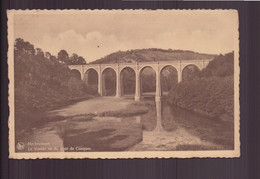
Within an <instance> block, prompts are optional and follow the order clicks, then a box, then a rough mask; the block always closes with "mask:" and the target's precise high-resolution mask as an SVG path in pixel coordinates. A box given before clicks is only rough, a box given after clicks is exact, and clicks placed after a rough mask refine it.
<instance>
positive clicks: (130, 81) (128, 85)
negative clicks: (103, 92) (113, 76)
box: [119, 66, 136, 96]
mask: <svg viewBox="0 0 260 179" xmlns="http://www.w3.org/2000/svg"><path fill="white" fill-rule="evenodd" d="M119 78H120V79H119V80H120V88H121V89H120V95H121V96H123V95H124V94H126V95H130V94H131V95H132V94H135V88H136V87H135V85H136V71H135V70H134V69H133V68H132V67H128V66H126V67H124V68H123V69H121V70H120V72H119Z"/></svg>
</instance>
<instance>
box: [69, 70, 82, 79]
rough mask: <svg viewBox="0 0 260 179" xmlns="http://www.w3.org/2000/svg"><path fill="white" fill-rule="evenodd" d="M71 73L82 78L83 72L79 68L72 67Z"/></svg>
mask: <svg viewBox="0 0 260 179" xmlns="http://www.w3.org/2000/svg"><path fill="white" fill-rule="evenodd" d="M71 74H72V76H73V77H75V78H77V79H79V80H81V73H80V71H79V70H78V69H72V70H71Z"/></svg>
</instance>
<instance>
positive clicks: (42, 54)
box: [36, 48, 44, 57]
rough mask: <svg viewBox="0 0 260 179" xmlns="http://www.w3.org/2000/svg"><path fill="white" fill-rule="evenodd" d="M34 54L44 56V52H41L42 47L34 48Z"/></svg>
mask: <svg viewBox="0 0 260 179" xmlns="http://www.w3.org/2000/svg"><path fill="white" fill-rule="evenodd" d="M36 56H39V57H44V53H43V51H42V49H40V48H36Z"/></svg>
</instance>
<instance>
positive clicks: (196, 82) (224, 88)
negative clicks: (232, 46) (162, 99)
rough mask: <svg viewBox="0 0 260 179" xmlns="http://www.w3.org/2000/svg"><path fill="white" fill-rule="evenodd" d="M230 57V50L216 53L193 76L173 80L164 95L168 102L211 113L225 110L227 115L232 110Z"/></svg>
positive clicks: (232, 78) (231, 114)
mask: <svg viewBox="0 0 260 179" xmlns="http://www.w3.org/2000/svg"><path fill="white" fill-rule="evenodd" d="M233 61H234V54H233V53H229V54H226V55H224V56H223V55H220V56H218V57H216V58H215V59H214V60H212V61H211V62H210V63H209V64H208V66H207V67H206V68H205V69H204V70H202V71H201V72H198V73H197V76H196V77H195V78H194V79H193V80H191V81H183V82H181V83H179V84H177V85H176V86H175V87H174V88H173V89H172V90H171V92H170V94H169V96H168V100H169V102H170V103H171V104H172V105H177V106H180V107H183V108H186V109H189V110H192V111H197V112H200V113H204V114H207V115H210V116H212V117H221V116H222V115H224V114H227V115H228V116H230V119H231V117H232V116H233V111H234V86H233V85H234V76H233V73H234V69H233V63H234V62H233Z"/></svg>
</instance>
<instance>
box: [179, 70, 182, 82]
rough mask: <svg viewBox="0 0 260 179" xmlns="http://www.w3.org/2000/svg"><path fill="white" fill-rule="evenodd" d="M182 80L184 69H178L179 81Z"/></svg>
mask: <svg viewBox="0 0 260 179" xmlns="http://www.w3.org/2000/svg"><path fill="white" fill-rule="evenodd" d="M181 81H182V70H178V83H180V82H181Z"/></svg>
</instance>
